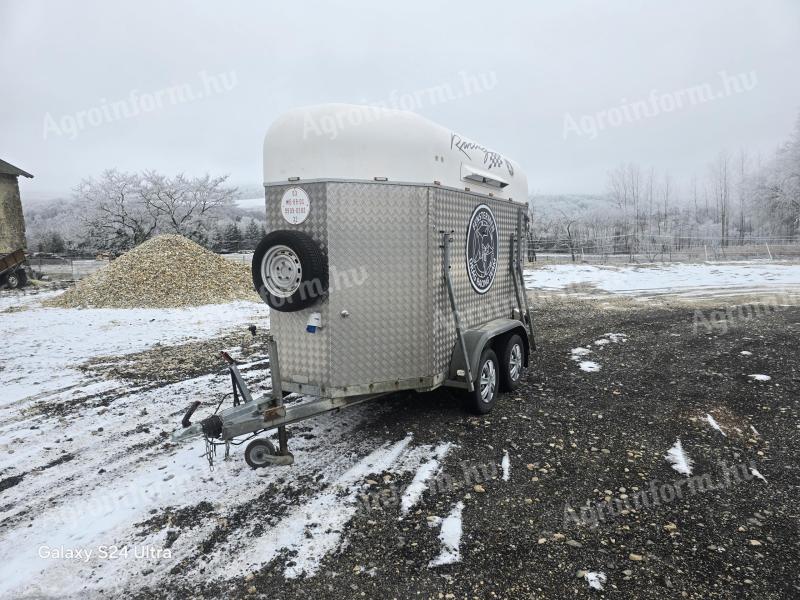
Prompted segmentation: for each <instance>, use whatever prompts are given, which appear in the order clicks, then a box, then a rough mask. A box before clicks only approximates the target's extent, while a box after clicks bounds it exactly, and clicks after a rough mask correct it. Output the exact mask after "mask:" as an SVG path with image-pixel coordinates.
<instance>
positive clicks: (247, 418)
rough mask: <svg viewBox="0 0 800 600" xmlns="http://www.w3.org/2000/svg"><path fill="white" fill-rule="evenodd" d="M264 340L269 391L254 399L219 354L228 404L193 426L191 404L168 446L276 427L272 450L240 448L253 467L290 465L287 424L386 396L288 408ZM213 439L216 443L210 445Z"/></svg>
mask: <svg viewBox="0 0 800 600" xmlns="http://www.w3.org/2000/svg"><path fill="white" fill-rule="evenodd" d="M269 342H270V370H271V374H272V385H273V389H272V392H271V393H267V394H265V395H264V396H262V397H260V398H253V395H252V394H251V392H250V389H249V388H248V386H247V383H246V382H245V381H244V378H243V377H242V374H241V373H240V372H239V369H238V367H237V364H236V361H234V360H233V359H232V358H231V357H230V356H229V355H228V354H227V353H224V352H223V353H222V358H223V360H224V361H225V362H226V363H227V366H228V370H229V371H230V374H231V383H232V386H233V406H229V407H228V408H226V409H223V410H218V411H217V412H215V413H214V414H213V415H211V416H209V417H206V418H205V419H203V420H202V421H198V422H197V423H192V417H193V416H194V413H195V411H197V409H198V407H199V406H200V402H199V401H194V402H192V404H191V405H190V406H189V407H188V408H187V409H186V412H185V414H184V415H183V419H182V420H181V428H180V429H178V430H176V431H174V432H173V433H172V436H171V439H172V441H173V442H175V443H177V442H184V441H186V440H190V439H193V438H200V437H202V438H204V439H205V440H206V442H207V443H210V444H212V445H218V444H220V443H227V442H231V441H232V440H234V439H235V438H237V437H240V436H249V437H255V436H256V435H258V434H260V433H265V432H268V431H271V430H274V429H277V430H278V441H279V448H278V449H277V450H276V449H275V447H274V446H273V445H272V442H270V441H269V440H267V439H263V438H256V439H254V440H252V441H251V442H250V444H249V445H248V446H247V448H246V449H245V460H246V461H247V463H248V464H249V465H250V466H252V467H253V468H258V467H261V466H267V465H275V464H281V465H288V464H292V462H293V461H294V457H293V456H292V454H291V453H290V452H289V450H288V447H287V440H288V436H287V432H286V426H287V425H290V424H292V423H297V422H299V421H304V420H306V419H310V418H313V417H316V416H317V415H321V414H323V413H326V412H330V411H334V410H339V409H342V408H346V407H348V406H353V405H355V404H360V403H362V402H366V401H367V400H372V399H374V398H378V397H380V396H384V395H386V394H384V393H381V394H369V395H364V396H350V397H347V398H319V397H314V396H307V397H303V398H295V399H294V400H293V401H291V403H290V404H289V405H288V406H287V405H284V404H283V391H282V389H281V382H280V365H279V363H278V348H277V344H276V343H275V341H274V339H273V338H271V337H270V338H269ZM218 408H219V407H218ZM246 439H249V438H246ZM213 440H219V441H218V442H214V441H213ZM243 441H244V440H243ZM233 443H234V444H235V443H236V442H233Z"/></svg>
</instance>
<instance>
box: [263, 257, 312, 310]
mask: <svg viewBox="0 0 800 600" xmlns="http://www.w3.org/2000/svg"><path fill="white" fill-rule="evenodd" d="M261 278H262V280H263V281H264V286H265V287H266V288H267V291H268V292H269V293H270V294H272V295H273V296H275V297H278V298H288V297H289V296H291V295H292V294H294V293H295V292H296V291H297V289H298V288H299V287H300V282H301V281H302V279H303V268H302V267H301V265H300V258H299V257H298V256H297V254H295V252H294V250H292V249H291V248H289V247H288V246H284V245H277V246H273V247H272V248H270V249H269V250H268V251H267V253H266V254H265V255H264V258H263V260H262V261H261Z"/></svg>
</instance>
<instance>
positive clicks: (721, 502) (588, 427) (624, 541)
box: [134, 299, 800, 599]
mask: <svg viewBox="0 0 800 600" xmlns="http://www.w3.org/2000/svg"><path fill="white" fill-rule="evenodd" d="M726 308H727V313H725V311H726ZM698 310H700V311H701V312H700V313H698V312H696V311H698ZM714 310H719V311H721V312H718V313H714V312H713V311H714ZM537 328H538V331H539V336H538V343H539V350H538V352H537V353H536V355H535V356H534V358H533V361H532V364H531V366H530V368H529V370H528V372H527V375H526V378H525V381H524V383H523V385H522V387H521V388H520V389H519V390H517V391H516V392H514V393H510V394H505V395H503V396H502V397H501V399H500V401H499V403H498V406H497V407H496V408H495V410H494V412H493V413H492V414H490V415H488V416H486V417H485V418H476V417H473V416H470V415H467V414H465V413H464V412H463V410H462V407H461V403H460V401H459V399H458V398H457V397H455V396H454V395H452V394H450V393H448V392H444V391H442V392H436V393H430V394H400V395H396V396H392V397H389V398H386V399H384V400H381V401H380V403H381V405H382V410H377V411H375V416H374V417H373V418H368V419H367V420H366V422H364V423H362V424H361V425H359V428H360V430H361V431H359V432H358V433H363V434H364V435H365V436H370V437H375V436H377V437H378V438H384V439H386V440H398V439H401V438H402V437H403V436H405V435H406V434H407V433H408V432H413V435H414V439H415V442H418V443H421V444H438V443H441V442H443V441H450V442H453V443H455V444H457V447H455V448H453V449H452V450H451V451H450V453H449V454H448V455H447V457H446V459H445V461H444V469H443V475H441V476H440V477H439V478H438V479H437V481H436V482H435V484H434V485H431V486H430V487H429V489H428V491H426V492H425V494H424V495H423V497H422V500H421V501H420V503H419V504H418V505H417V506H416V507H415V508H414V509H413V510H412V513H411V514H409V515H408V516H406V517H404V518H402V519H401V518H399V517H400V507H399V505H398V503H397V495H398V493H401V492H402V490H403V489H404V488H405V486H406V485H407V484H408V483H409V482H410V480H411V477H412V475H413V474H408V475H407V476H403V477H401V478H397V477H394V476H393V475H391V474H389V473H375V474H374V475H372V476H371V477H370V479H369V483H368V486H369V489H370V490H371V492H372V494H371V495H365V496H364V497H363V498H362V501H363V504H362V506H361V508H360V509H359V511H358V512H357V513H356V516H355V518H354V519H352V520H351V521H350V522H349V524H348V525H347V529H346V533H345V539H346V543H345V544H344V545H343V547H342V548H340V550H338V551H337V552H335V553H333V554H330V555H328V556H327V557H326V558H325V559H324V560H323V563H322V567H321V568H320V569H319V571H318V573H317V574H316V575H315V576H313V577H307V578H303V577H301V578H298V579H290V580H287V579H285V578H284V567H285V565H286V564H287V561H288V564H289V565H291V560H292V557H291V556H284V557H283V558H284V560H277V561H273V562H272V563H270V564H269V565H267V566H266V567H264V568H262V569H261V570H259V571H256V572H254V573H251V574H249V575H247V576H245V577H241V578H238V579H234V580H228V581H224V582H219V581H210V580H208V579H207V578H205V577H203V576H202V565H203V564H204V561H206V560H207V559H208V558H209V556H210V555H211V554H213V553H214V552H215V549H218V548H219V547H220V544H221V543H223V542H224V540H225V539H226V538H227V537H228V535H229V534H230V532H231V530H233V529H236V528H244V527H249V528H252V527H254V526H256V525H257V524H258V522H259V521H260V520H261V521H263V522H264V523H265V524H269V523H273V522H274V520H275V517H276V516H277V515H280V514H282V513H283V512H285V510H286V507H287V506H291V504H292V503H297V502H301V501H302V498H304V497H307V496H308V494H309V493H311V491H312V490H316V489H317V488H318V486H317V485H316V484H315V477H313V476H311V477H308V478H300V479H299V480H298V479H295V480H291V479H289V480H288V481H287V483H286V485H285V486H283V485H282V479H281V478H278V479H276V480H273V481H271V482H270V483H269V484H267V483H266V482H265V489H264V491H263V493H261V494H260V495H259V496H258V498H257V499H256V500H255V501H253V502H250V503H247V504H245V505H241V506H238V507H236V508H235V509H233V510H232V511H231V512H230V513H224V514H223V512H222V511H220V509H219V508H215V507H214V506H212V505H209V504H208V503H203V502H201V503H199V504H198V505H196V506H194V507H189V508H184V509H177V510H175V511H173V512H170V514H159V515H154V517H153V519H151V520H150V521H147V522H145V523H142V524H140V527H141V528H142V529H143V530H154V529H159V528H161V527H167V526H168V525H169V527H171V528H172V529H171V532H170V536H171V537H173V538H174V537H177V536H180V535H183V534H184V533H187V532H190V531H191V530H192V529H193V528H194V527H196V526H197V524H198V523H199V522H205V521H207V520H208V519H217V520H218V522H219V524H218V525H217V526H216V528H215V529H214V530H213V532H212V533H211V535H210V536H208V537H207V538H206V539H204V540H202V541H201V542H200V543H199V544H198V545H197V553H196V555H195V556H191V557H186V559H185V560H183V561H181V562H179V563H178V564H177V566H175V567H174V568H173V569H172V574H171V575H170V577H169V578H167V580H163V579H159V580H157V581H154V582H153V584H152V585H150V586H145V587H144V588H141V589H139V590H138V591H136V592H135V594H134V596H135V597H136V598H141V599H144V598H162V597H165V596H170V597H178V598H221V597H227V598H259V597H261V598H274V597H281V598H308V597H312V598H317V599H327V598H330V599H334V598H336V599H339V598H356V597H365V598H564V597H615V598H644V597H651V598H652V597H656V598H741V597H750V598H760V599H763V598H796V597H800V537H798V519H799V518H800V509H799V508H798V506H797V501H798V498H800V494H799V493H798V492H799V491H800V488H799V487H798V486H799V485H800V473H799V472H798V456H800V454H799V453H800V414H799V413H800V406H798V399H799V398H800V393H798V392H799V391H800V358H798V356H799V355H798V341H800V309H799V308H797V307H773V308H772V309H770V310H766V311H760V312H758V313H756V314H753V313H750V312H746V311H745V312H741V311H740V312H736V311H731V310H730V307H729V306H728V305H727V303H723V302H722V301H713V300H712V301H707V302H704V303H698V302H696V303H693V304H689V303H686V302H678V301H675V302H671V301H669V300H657V301H652V302H642V301H639V300H630V301H624V300H614V301H609V300H605V299H601V300H575V299H570V300H568V301H564V300H551V301H548V302H544V303H543V304H542V303H540V307H539V310H538V311H537ZM608 333H621V334H625V336H627V337H626V340H627V341H618V342H616V343H607V344H604V345H596V344H594V342H595V341H597V340H601V339H608V337H604V336H606V334H608ZM576 347H586V348H590V349H592V350H593V352H592V354H591V355H590V358H591V360H593V361H596V362H597V363H599V364H600V365H601V368H600V370H599V371H597V372H585V371H582V370H581V369H580V368H579V366H578V363H577V362H576V361H574V360H572V359H571V350H572V349H573V348H576ZM743 351H745V352H750V353H752V354H750V355H743V354H741V353H742V352H743ZM754 374H764V375H769V376H770V377H771V379H770V380H769V381H757V380H755V379H754V378H751V377H749V375H754ZM707 414H711V415H712V416H713V417H714V419H715V421H716V422H717V423H718V424H719V426H720V427H721V428H722V430H723V432H724V433H725V434H726V435H724V436H723V435H722V433H720V432H719V431H717V430H716V429H714V428H713V427H712V426H711V425H710V424H709V422H708V421H707V419H706V415H707ZM322 418H323V419H324V418H325V417H322ZM291 431H292V432H293V434H294V436H295V440H297V439H298V437H301V436H303V435H305V434H306V432H307V429H305V428H304V427H302V426H297V427H294V428H292V430H291ZM678 439H680V440H681V443H682V446H683V449H684V450H685V452H686V454H687V455H688V456H689V457H690V459H691V460H692V461H693V463H694V464H693V469H694V470H693V475H703V476H706V480H707V481H711V482H712V487H711V488H708V489H707V488H702V489H698V488H691V487H688V486H686V485H684V486H683V487H681V484H680V483H678V484H677V485H674V484H675V483H676V482H679V481H681V480H685V479H687V478H686V477H685V476H683V475H681V474H679V473H678V472H676V471H675V470H673V468H671V466H670V464H669V463H668V462H667V461H666V460H665V457H664V455H665V454H666V453H667V451H668V450H669V448H670V447H672V446H673V445H674V444H675V443H676V440H678ZM317 441H318V442H319V443H320V444H324V443H325V440H324V439H320V440H317ZM291 444H292V441H291V440H290V446H291ZM504 451H507V452H508V454H509V458H510V477H509V479H508V481H505V480H504V479H503V477H502V472H503V470H502V466H501V460H502V458H503V453H504ZM239 458H240V457H239ZM726 466H727V467H730V468H734V467H737V466H740V467H741V468H740V470H739V471H737V472H736V473H734V474H733V475H728V476H726V475H725V474H724V473H725V467H726ZM291 468H296V467H291ZM753 468H755V469H756V470H757V471H758V473H760V474H761V475H762V476H763V477H764V478H765V479H766V481H763V480H762V479H760V478H758V477H755V476H754V475H753V474H752V471H751V469H753ZM729 473H730V471H729ZM685 483H686V482H684V484H685ZM663 484H667V485H668V489H666V490H664V491H658V490H661V489H662V488H661V487H660V486H662V485H663ZM670 484H672V485H670ZM476 486H477V487H476ZM676 488H677V490H678V492H680V494H679V495H680V496H681V497H674V498H670V496H671V495H673V496H674V495H675V494H676V492H675V491H674V490H675V489H676ZM647 490H656V493H657V494H658V499H657V500H654V499H653V498H655V496H653V495H648V496H645V498H646V499H649V502H640V503H638V504H637V503H633V502H632V501H631V500H632V498H633V497H635V496H636V495H637V494H641V493H642V492H643V491H647ZM670 490H672V492H671V493H670ZM638 497H639V498H642V496H641V495H639V496H638ZM625 500H628V502H627V503H626V502H624V501H625ZM459 501H461V502H463V504H464V509H463V535H462V539H461V545H460V552H461V561H460V562H458V563H455V564H451V565H445V566H439V567H434V568H431V567H429V562H430V561H431V560H432V559H434V558H435V557H436V556H437V555H438V554H439V551H440V548H441V544H440V541H439V538H438V536H439V527H438V526H432V525H434V524H435V518H436V517H444V516H446V515H447V514H448V513H449V512H450V511H451V510H452V508H453V507H454V505H456V503H458V502H459ZM607 502H608V503H610V504H611V506H612V509H606V510H605V512H603V513H602V514H601V516H599V517H598V516H597V514H598V513H597V511H596V510H595V511H588V509H583V510H581V507H582V506H595V507H596V506H597V505H598V504H600V506H601V507H602V506H606V507H607V506H608V504H607ZM615 502H616V504H615ZM613 506H616V507H617V510H613ZM570 508H572V509H574V511H575V512H569V510H568V509H570ZM601 510H603V509H602V508H601ZM609 513H613V514H609ZM592 515H594V517H595V518H596V519H595V520H594V521H593V520H592V519H591V518H590V517H592ZM584 517H585V518H584ZM255 531H256V532H257V531H258V528H257V527H255ZM198 567H199V568H200V569H201V571H200V574H199V575H198V572H197V571H196V570H193V569H196V568H198ZM586 571H591V572H598V573H603V574H604V575H605V576H606V581H605V583H604V585H603V587H604V589H603V590H596V589H590V587H589V585H588V583H587V581H586V579H585V578H584V577H583V574H584V572H586ZM190 572H191V575H190V576H188V577H187V576H186V575H187V574H188V573H190Z"/></svg>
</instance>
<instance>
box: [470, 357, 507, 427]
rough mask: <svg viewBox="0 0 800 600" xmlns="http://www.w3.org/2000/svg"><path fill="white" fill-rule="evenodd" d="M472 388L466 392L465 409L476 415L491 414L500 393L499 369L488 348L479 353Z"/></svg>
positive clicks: (495, 358)
mask: <svg viewBox="0 0 800 600" xmlns="http://www.w3.org/2000/svg"><path fill="white" fill-rule="evenodd" d="M474 387H475V389H474V390H472V391H471V392H467V393H466V396H465V402H466V407H467V409H468V410H469V411H470V412H473V413H475V414H476V415H485V414H487V413H489V412H491V410H492V409H493V408H494V405H495V403H496V402H497V396H498V394H499V393H500V389H499V388H500V369H499V365H498V362H497V355H496V354H495V353H494V350H492V349H491V348H489V347H486V348H485V349H484V350H483V352H482V353H481V359H480V360H479V361H478V372H477V373H476V376H475V386H474Z"/></svg>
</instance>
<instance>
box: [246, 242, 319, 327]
mask: <svg viewBox="0 0 800 600" xmlns="http://www.w3.org/2000/svg"><path fill="white" fill-rule="evenodd" d="M252 271H253V285H255V288H256V291H257V292H258V294H259V296H261V298H262V300H264V302H266V303H267V304H269V306H270V308H274V309H275V310H279V311H282V312H295V311H298V310H302V309H304V308H307V307H309V306H311V305H313V304H315V303H316V302H317V301H319V300H320V299H321V298H322V296H324V295H325V293H326V292H327V291H328V260H327V258H326V257H325V254H324V253H323V252H322V249H321V248H320V247H319V245H318V244H317V242H315V241H314V239H313V238H312V237H311V236H310V235H308V234H307V233H304V232H302V231H289V230H286V229H280V230H278V231H273V232H271V233H268V234H267V235H265V236H264V237H263V238H262V239H261V241H260V242H259V243H258V246H256V250H255V253H254V254H253V264H252Z"/></svg>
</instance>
